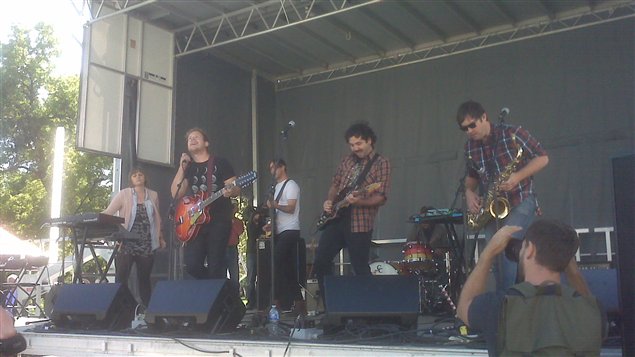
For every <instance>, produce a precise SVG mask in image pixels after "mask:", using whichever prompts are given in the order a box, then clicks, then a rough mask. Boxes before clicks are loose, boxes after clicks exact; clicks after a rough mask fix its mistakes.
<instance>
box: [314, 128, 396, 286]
mask: <svg viewBox="0 0 635 357" xmlns="http://www.w3.org/2000/svg"><path fill="white" fill-rule="evenodd" d="M344 137H345V139H346V142H347V143H348V145H349V147H350V150H351V153H350V154H349V155H347V156H345V157H344V158H343V159H342V161H341V162H340V165H339V166H338V168H337V171H336V172H335V176H334V177H333V181H332V183H331V187H330V188H329V191H328V195H327V199H326V201H324V204H323V209H324V214H326V215H330V214H332V211H333V208H334V205H333V203H334V202H337V201H339V200H340V199H346V201H347V202H348V203H349V205H348V208H346V209H343V210H342V209H340V210H339V212H338V216H339V218H338V219H336V220H333V221H331V223H330V224H328V225H327V226H325V227H324V231H323V233H322V237H321V238H320V242H319V245H318V248H317V252H316V256H315V262H314V269H315V276H316V278H317V279H318V282H319V285H320V290H321V291H324V281H323V278H324V276H325V275H330V274H332V273H333V272H332V269H333V267H332V262H333V258H335V256H336V255H337V254H338V253H339V251H340V250H342V248H348V253H349V256H350V259H351V265H352V266H353V271H354V273H355V275H370V267H369V265H368V260H369V254H370V243H371V236H372V232H373V225H374V221H375V216H376V215H377V211H378V210H379V206H382V205H383V204H384V203H386V200H387V197H388V191H389V188H390V163H389V162H388V160H387V159H386V158H384V157H382V156H381V155H379V154H378V153H376V152H375V143H376V142H377V136H376V135H375V133H374V132H373V129H371V127H370V126H368V124H366V123H356V124H353V125H351V126H350V127H349V128H348V130H346V133H345V135H344ZM373 183H380V185H379V187H378V188H377V189H374V190H372V192H361V191H360V190H361V189H363V188H364V187H367V186H369V185H371V184H373ZM338 196H339V197H338ZM340 197H341V198H340Z"/></svg>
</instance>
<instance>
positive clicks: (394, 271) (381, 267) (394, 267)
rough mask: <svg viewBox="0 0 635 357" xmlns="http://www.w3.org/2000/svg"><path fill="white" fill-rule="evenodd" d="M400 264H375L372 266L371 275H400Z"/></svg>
mask: <svg viewBox="0 0 635 357" xmlns="http://www.w3.org/2000/svg"><path fill="white" fill-rule="evenodd" d="M400 272H401V267H400V266H399V262H374V263H371V264H370V273H371V274H373V275H400Z"/></svg>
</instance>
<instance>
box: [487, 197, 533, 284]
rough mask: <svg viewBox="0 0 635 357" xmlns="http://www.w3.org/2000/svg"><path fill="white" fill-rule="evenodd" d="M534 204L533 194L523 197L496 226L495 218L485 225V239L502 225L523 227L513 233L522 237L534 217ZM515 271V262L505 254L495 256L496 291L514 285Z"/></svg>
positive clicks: (488, 238) (519, 237)
mask: <svg viewBox="0 0 635 357" xmlns="http://www.w3.org/2000/svg"><path fill="white" fill-rule="evenodd" d="M536 206H537V203H536V198H535V197H534V196H533V195H532V196H529V197H527V198H525V200H524V201H522V202H521V203H520V204H519V205H518V206H516V207H514V208H513V209H512V210H511V211H510V212H509V215H507V217H505V218H504V219H503V220H502V222H501V221H499V222H498V227H497V222H496V220H492V221H491V222H489V223H488V224H487V225H486V226H485V228H484V231H483V233H484V234H485V240H486V241H487V242H488V243H489V241H490V239H492V237H493V236H494V233H496V231H497V230H498V228H500V227H503V226H520V227H522V228H523V229H522V230H521V231H519V232H516V233H514V235H513V238H515V239H523V237H524V236H525V231H527V227H529V225H530V224H531V223H532V222H533V221H534V219H535V218H536ZM517 271H518V264H517V263H515V262H512V261H510V260H509V259H507V257H505V254H499V255H498V257H496V261H495V262H494V266H493V267H492V272H493V273H494V279H495V280H496V291H497V292H505V291H506V290H507V288H509V287H511V286H512V285H514V284H515V282H516V275H517Z"/></svg>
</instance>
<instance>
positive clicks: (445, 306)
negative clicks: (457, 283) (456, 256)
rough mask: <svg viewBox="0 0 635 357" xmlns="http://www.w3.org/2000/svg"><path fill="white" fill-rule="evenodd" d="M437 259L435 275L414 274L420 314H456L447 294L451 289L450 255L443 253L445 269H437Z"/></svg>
mask: <svg viewBox="0 0 635 357" xmlns="http://www.w3.org/2000/svg"><path fill="white" fill-rule="evenodd" d="M438 260H439V258H436V259H435V264H436V266H437V270H436V271H437V273H436V275H434V276H430V275H429V274H428V275H426V274H415V275H417V276H418V278H419V293H420V295H419V296H420V300H421V312H422V313H433V314H440V313H452V314H454V313H456V306H455V304H454V302H453V301H452V298H451V297H450V294H449V293H448V289H449V288H450V287H451V275H452V274H451V273H450V272H451V271H452V263H451V261H450V253H449V252H446V253H445V259H444V261H445V267H444V269H439V265H440V264H439V262H438Z"/></svg>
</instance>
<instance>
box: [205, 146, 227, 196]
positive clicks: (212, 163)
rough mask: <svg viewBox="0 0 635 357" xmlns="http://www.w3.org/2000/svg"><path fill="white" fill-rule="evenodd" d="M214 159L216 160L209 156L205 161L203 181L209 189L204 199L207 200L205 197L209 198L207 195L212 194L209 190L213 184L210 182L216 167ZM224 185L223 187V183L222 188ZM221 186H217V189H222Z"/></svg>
mask: <svg viewBox="0 0 635 357" xmlns="http://www.w3.org/2000/svg"><path fill="white" fill-rule="evenodd" d="M215 159H216V158H215V157H214V156H211V155H210V157H209V159H207V173H206V174H205V180H206V182H207V187H209V188H210V189H209V190H207V191H206V192H207V194H206V195H205V197H204V198H207V197H209V195H211V194H212V193H214V192H212V191H211V188H212V185H213V184H214V183H213V182H212V176H213V175H214V167H215V166H216V165H215V161H216V160H215ZM217 179H218V177H217ZM224 185H225V183H224V182H223V186H224ZM223 186H221V185H220V183H219V184H218V187H220V188H219V189H220V190H222V189H223Z"/></svg>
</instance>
